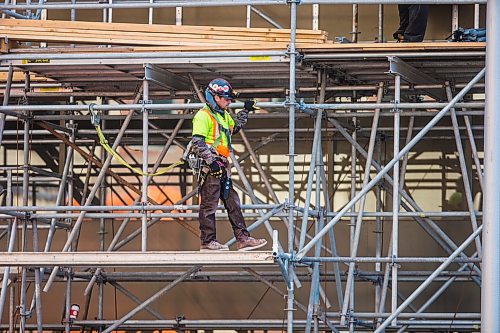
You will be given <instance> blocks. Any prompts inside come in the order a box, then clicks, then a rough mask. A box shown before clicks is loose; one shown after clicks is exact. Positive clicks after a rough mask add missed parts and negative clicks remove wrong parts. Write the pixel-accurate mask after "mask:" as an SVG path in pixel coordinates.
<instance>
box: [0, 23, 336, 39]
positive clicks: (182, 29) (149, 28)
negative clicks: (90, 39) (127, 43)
mask: <svg viewBox="0 0 500 333" xmlns="http://www.w3.org/2000/svg"><path fill="white" fill-rule="evenodd" d="M0 25H11V26H25V27H29V26H31V27H45V28H59V27H60V28H63V27H64V28H74V29H80V30H86V29H91V30H105V31H136V32H148V33H152V32H159V33H179V34H182V33H189V34H193V33H195V34H213V35H227V34H228V33H232V34H235V35H238V34H240V33H241V34H242V35H243V36H246V35H248V36H259V35H267V36H269V35H271V36H272V35H274V34H275V35H278V36H282V35H287V36H289V35H290V29H271V28H239V27H219V26H188V25H182V26H177V25H160V24H153V25H149V24H132V23H102V22H83V21H78V22H74V21H54V20H44V21H33V20H12V19H0ZM297 34H298V35H308V36H312V38H322V37H325V36H326V35H327V33H326V32H325V31H321V30H305V29H297ZM304 38H305V37H304Z"/></svg>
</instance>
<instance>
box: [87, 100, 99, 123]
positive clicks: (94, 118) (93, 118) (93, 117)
mask: <svg viewBox="0 0 500 333" xmlns="http://www.w3.org/2000/svg"><path fill="white" fill-rule="evenodd" d="M95 106H96V104H94V103H91V104H89V112H90V122H91V123H92V126H95V127H97V126H99V125H100V124H101V112H99V111H97V110H96V109H95Z"/></svg>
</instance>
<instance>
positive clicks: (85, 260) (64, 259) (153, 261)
mask: <svg viewBox="0 0 500 333" xmlns="http://www.w3.org/2000/svg"><path fill="white" fill-rule="evenodd" d="M193 265H203V266H240V267H246V266H265V265H274V257H273V253H272V252H270V251H210V252H208V251H207V252H204V251H148V252H13V253H5V252H3V253H1V254H0V266H33V267H49V266H72V267H73V266H84V267H173V266H193Z"/></svg>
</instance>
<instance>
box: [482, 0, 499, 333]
mask: <svg viewBox="0 0 500 333" xmlns="http://www.w3.org/2000/svg"><path fill="white" fill-rule="evenodd" d="M499 15H500V3H499V2H498V1H488V11H487V20H486V21H487V23H486V29H487V32H488V33H487V36H488V44H487V46H486V113H485V119H484V127H485V143H484V184H485V188H484V219H483V226H484V232H483V247H484V248H483V256H484V257H483V266H482V268H483V272H484V274H483V280H482V284H481V312H482V316H481V332H484V333H488V332H499V331H500V321H499V320H498V315H499V313H500V223H499V221H500V205H499V202H500V145H499V144H498V143H499V142H500V131H499V130H498V129H499V128H500V110H499V105H500V82H499V80H500V53H499V47H500V22H499V21H498V17H499Z"/></svg>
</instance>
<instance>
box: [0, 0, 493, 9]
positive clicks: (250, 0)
mask: <svg viewBox="0 0 500 333" xmlns="http://www.w3.org/2000/svg"><path fill="white" fill-rule="evenodd" d="M288 3H289V0H212V1H207V0H205V1H191V0H184V1H162V0H157V1H155V2H153V3H151V2H149V1H134V2H132V3H127V2H126V1H123V0H122V1H114V2H113V3H109V2H94V3H79V4H72V3H71V2H66V3H51V4H38V5H35V4H32V5H29V4H15V5H14V4H8V5H4V8H3V9H4V10H5V9H11V10H20V9H47V10H51V9H106V8H116V9H134V8H171V7H210V6H246V5H252V6H262V5H286V4H288ZM300 3H301V4H323V5H327V4H329V5H346V4H353V3H355V4H365V5H375V4H398V3H401V4H420V3H422V4H440V5H442V4H462V5H463V4H486V0H301V2H300Z"/></svg>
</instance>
